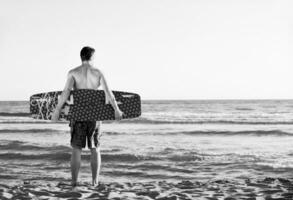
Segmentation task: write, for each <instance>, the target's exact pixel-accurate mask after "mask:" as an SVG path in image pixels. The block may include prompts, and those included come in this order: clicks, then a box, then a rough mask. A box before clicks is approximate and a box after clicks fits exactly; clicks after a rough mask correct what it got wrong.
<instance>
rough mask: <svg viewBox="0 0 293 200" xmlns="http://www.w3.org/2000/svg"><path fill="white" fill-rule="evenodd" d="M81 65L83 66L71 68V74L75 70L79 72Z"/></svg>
mask: <svg viewBox="0 0 293 200" xmlns="http://www.w3.org/2000/svg"><path fill="white" fill-rule="evenodd" d="M80 67H81V66H77V67H74V68H72V69H71V70H69V72H68V73H69V74H72V73H74V72H78V71H79V70H80Z"/></svg>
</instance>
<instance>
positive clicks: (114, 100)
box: [100, 71, 120, 111]
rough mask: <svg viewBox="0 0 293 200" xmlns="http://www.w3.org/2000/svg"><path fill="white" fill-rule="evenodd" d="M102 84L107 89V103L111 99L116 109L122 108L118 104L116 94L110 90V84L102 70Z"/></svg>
mask: <svg viewBox="0 0 293 200" xmlns="http://www.w3.org/2000/svg"><path fill="white" fill-rule="evenodd" d="M100 84H101V85H102V87H103V88H104V91H105V95H106V103H108V101H110V103H111V105H112V106H113V108H114V110H116V111H117V110H120V109H119V107H118V105H117V102H116V99H115V96H114V94H113V92H112V91H111V90H110V88H109V85H108V83H107V81H106V79H105V76H104V74H103V73H102V72H101V71H100ZM107 99H108V101H107Z"/></svg>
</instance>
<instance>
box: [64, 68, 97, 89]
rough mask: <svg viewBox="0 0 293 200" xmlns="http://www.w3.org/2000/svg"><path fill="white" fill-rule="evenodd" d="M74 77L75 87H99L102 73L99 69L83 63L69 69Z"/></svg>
mask: <svg viewBox="0 0 293 200" xmlns="http://www.w3.org/2000/svg"><path fill="white" fill-rule="evenodd" d="M69 74H71V75H72V77H73V79H74V85H73V89H74V90H78V89H94V90H96V89H98V88H99V87H100V85H101V78H102V73H101V71H100V70H99V69H97V68H94V67H92V66H91V65H88V64H83V65H81V66H78V67H76V68H74V69H72V70H70V71H69Z"/></svg>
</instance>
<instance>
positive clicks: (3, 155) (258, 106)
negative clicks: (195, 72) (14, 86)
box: [0, 100, 293, 184]
mask: <svg viewBox="0 0 293 200" xmlns="http://www.w3.org/2000/svg"><path fill="white" fill-rule="evenodd" d="M102 132H103V134H102V137H101V155H102V165H101V173H100V181H102V182H111V181H115V182H125V181H133V182H137V181H140V182H141V181H142V182H144V181H156V180H158V181H162V180H166V181H186V180H191V181H194V180H200V181H204V180H211V179H226V178H231V179H233V180H237V179H238V180H244V179H247V178H265V177H283V178H292V176H293V173H292V171H293V170H292V169H293V100H176V101H174V100H145V101H142V115H141V117H139V118H136V119H132V120H122V121H107V122H103V124H102ZM70 155H71V148H70V132H69V126H68V123H67V122H61V123H51V122H49V121H41V120H35V119H32V118H30V115H29V103H28V101H1V102H0V163H1V164H0V182H5V183H6V184H8V183H11V184H13V183H18V182H23V181H24V180H26V181H31V180H41V181H51V182H52V181H53V182H60V181H68V180H70V178H71V174H70ZM89 159H90V152H89V150H87V149H85V150H83V153H82V165H81V169H80V174H79V179H80V180H83V181H90V180H91V171H90V162H89Z"/></svg>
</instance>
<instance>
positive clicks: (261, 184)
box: [0, 177, 293, 200]
mask: <svg viewBox="0 0 293 200" xmlns="http://www.w3.org/2000/svg"><path fill="white" fill-rule="evenodd" d="M0 199H3V200H5V199H42V200H43V199H49V200H53V199H66V200H69V199H101V200H103V199H104V200H106V199H115V200H118V199H125V200H126V199H137V200H151V199H156V200H191V199H209V200H212V199H214V200H218V199H219V200H220V199H224V200H232V199H235V200H236V199H250V200H253V199H255V200H261V199H265V200H269V199H285V200H286V199H288V200H289V199H293V180H289V179H284V178H270V177H267V178H264V179H255V180H254V179H243V180H238V179H237V180H231V179H222V180H210V181H180V182H168V181H150V182H136V183H131V182H125V183H118V182H111V183H100V184H99V186H96V187H93V186H91V185H90V184H89V183H80V184H79V186H78V187H76V188H74V189H72V187H71V186H70V184H69V182H68V183H67V182H59V183H45V182H41V181H24V182H23V183H22V184H16V185H6V184H3V183H2V184H0Z"/></svg>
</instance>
